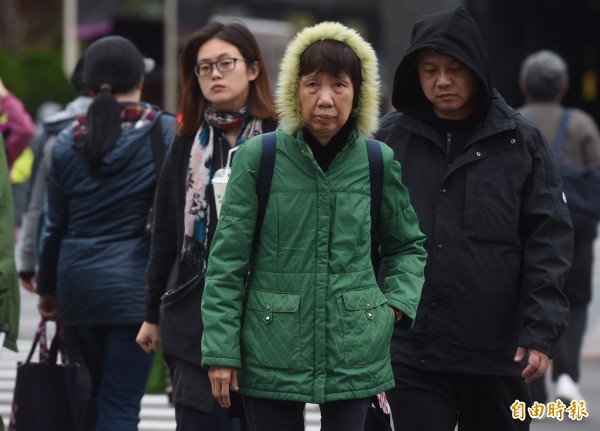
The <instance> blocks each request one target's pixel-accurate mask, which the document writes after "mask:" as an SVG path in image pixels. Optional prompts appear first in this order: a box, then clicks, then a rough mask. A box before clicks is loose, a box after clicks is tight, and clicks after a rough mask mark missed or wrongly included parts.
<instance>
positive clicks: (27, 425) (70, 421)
mask: <svg viewBox="0 0 600 431" xmlns="http://www.w3.org/2000/svg"><path fill="white" fill-rule="evenodd" d="M38 343H39V362H38V363H34V362H31V358H32V356H33V353H34V352H35V350H36V347H37V346H38ZM59 350H60V353H61V361H62V364H58V363H57V357H58V352H59ZM78 372H79V364H71V363H69V360H68V357H67V354H66V349H65V342H64V332H63V329H62V326H60V325H59V324H58V323H57V324H56V333H55V335H54V338H53V339H52V343H51V345H50V349H48V345H47V339H46V321H45V320H42V321H41V322H40V324H39V326H38V329H37V332H36V334H35V338H34V340H33V345H32V346H31V351H30V352H29V356H27V360H26V361H25V362H24V363H18V364H17V378H16V381H15V389H14V395H13V402H12V411H11V416H10V423H9V424H8V431H76V426H75V418H76V405H75V393H76V390H77V374H78Z"/></svg>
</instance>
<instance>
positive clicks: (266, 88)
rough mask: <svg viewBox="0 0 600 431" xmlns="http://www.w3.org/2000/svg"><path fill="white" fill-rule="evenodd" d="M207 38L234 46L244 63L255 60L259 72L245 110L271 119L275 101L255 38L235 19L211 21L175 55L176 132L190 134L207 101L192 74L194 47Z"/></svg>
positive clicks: (201, 115)
mask: <svg viewBox="0 0 600 431" xmlns="http://www.w3.org/2000/svg"><path fill="white" fill-rule="evenodd" d="M211 39H220V40H223V41H225V42H227V43H230V44H232V45H233V46H235V47H236V48H237V49H238V50H239V51H240V54H242V57H244V60H246V62H247V63H248V64H252V63H254V62H257V63H258V65H259V67H260V71H259V73H258V76H257V77H256V79H255V80H254V81H252V82H250V92H249V95H248V103H247V106H248V113H249V114H250V116H252V117H254V118H259V119H263V120H264V119H271V118H275V102H274V100H273V94H272V93H271V86H270V84H269V76H268V74H267V66H266V64H265V61H264V60H263V56H262V54H261V52H260V48H259V47H258V43H257V42H256V39H255V38H254V36H253V35H252V33H251V32H250V30H249V29H248V27H246V26H245V25H244V24H242V23H239V22H233V23H228V24H226V23H222V22H217V21H215V22H211V23H209V24H207V25H205V26H204V27H203V28H202V29H200V30H198V31H197V32H195V33H193V34H192V35H191V36H190V37H189V38H188V40H187V42H186V43H185V45H184V47H183V50H182V52H181V56H180V58H179V69H180V74H181V103H180V113H181V123H180V125H179V129H178V134H179V135H182V136H186V135H193V134H195V133H196V132H197V131H198V128H199V127H200V125H201V124H202V122H203V121H204V110H205V109H206V105H207V103H208V101H207V100H206V98H205V97H204V95H203V94H202V91H201V90H200V86H199V85H198V78H197V77H196V75H195V74H194V66H195V65H196V62H197V56H198V50H200V48H201V47H202V45H204V44H205V43H206V42H208V41H209V40H211Z"/></svg>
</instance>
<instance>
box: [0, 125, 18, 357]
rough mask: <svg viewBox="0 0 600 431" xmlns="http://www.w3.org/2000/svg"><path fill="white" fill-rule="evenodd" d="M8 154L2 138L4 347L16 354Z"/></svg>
mask: <svg viewBox="0 0 600 431" xmlns="http://www.w3.org/2000/svg"><path fill="white" fill-rule="evenodd" d="M5 154H6V153H5V150H4V143H3V141H2V136H1V135H0V322H1V323H8V324H9V325H10V328H9V333H8V334H7V336H6V338H5V340H4V346H5V347H7V348H9V349H10V350H13V351H15V352H16V351H18V350H17V343H16V341H17V337H18V334H19V312H20V309H21V308H20V303H19V298H20V297H19V282H18V281H17V270H16V268H15V259H14V220H13V214H14V213H13V201H12V193H11V190H10V181H9V174H8V165H7V164H6V155H5ZM0 348H2V346H1V345H0Z"/></svg>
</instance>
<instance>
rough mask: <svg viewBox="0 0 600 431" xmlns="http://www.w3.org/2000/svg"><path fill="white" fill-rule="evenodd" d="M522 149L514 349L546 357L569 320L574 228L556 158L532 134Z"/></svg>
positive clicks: (541, 140) (537, 133)
mask: <svg viewBox="0 0 600 431" xmlns="http://www.w3.org/2000/svg"><path fill="white" fill-rule="evenodd" d="M522 138H523V134H522V135H521V139H522ZM526 143H527V145H529V146H530V153H531V157H532V159H531V166H532V171H531V175H530V178H529V181H528V184H527V185H526V187H525V190H523V198H522V207H521V226H520V232H521V243H522V256H523V257H522V262H523V263H522V265H523V266H522V270H521V274H522V279H521V283H522V285H521V307H520V313H521V318H522V321H523V326H522V329H521V333H520V335H519V346H523V347H530V348H534V349H536V350H539V351H541V352H544V353H546V354H547V355H551V353H552V349H553V347H554V345H555V344H556V342H557V341H558V338H559V336H560V334H561V333H562V331H563V329H564V328H565V326H566V325H567V322H568V319H569V304H568V301H567V299H566V298H565V296H564V295H563V293H562V287H563V284H564V281H565V279H566V277H567V274H568V272H569V269H570V267H571V260H572V256H573V227H572V225H571V219H570V216H569V211H568V208H567V205H566V200H565V198H564V195H563V192H562V179H561V176H560V170H559V165H558V162H557V160H556V158H555V157H554V156H553V155H552V154H551V153H550V151H549V150H548V146H547V145H545V144H544V141H543V138H542V136H541V135H540V133H539V132H537V130H533V131H532V135H531V139H529V140H528V141H527V142H526Z"/></svg>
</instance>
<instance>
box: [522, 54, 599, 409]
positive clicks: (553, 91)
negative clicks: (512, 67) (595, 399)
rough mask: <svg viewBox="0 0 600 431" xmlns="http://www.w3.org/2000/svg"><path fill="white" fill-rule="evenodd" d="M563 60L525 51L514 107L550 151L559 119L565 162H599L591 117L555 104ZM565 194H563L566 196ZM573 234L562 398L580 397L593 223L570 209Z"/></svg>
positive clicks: (557, 367)
mask: <svg viewBox="0 0 600 431" xmlns="http://www.w3.org/2000/svg"><path fill="white" fill-rule="evenodd" d="M568 84H569V82H568V70H567V64H566V63H565V61H564V60H563V59H562V58H561V57H560V56H559V55H558V54H556V53H554V52H552V51H548V50H542V51H538V52H535V53H532V54H531V55H529V56H528V57H527V58H526V59H525V60H524V61H523V64H522V66H521V72H520V77H519V85H520V87H521V91H522V92H523V94H524V96H525V98H526V99H527V102H526V104H525V105H523V106H522V107H520V108H519V109H518V110H519V111H520V112H521V113H522V114H523V116H525V117H526V118H527V119H529V120H530V121H531V122H532V123H533V124H535V125H536V126H537V127H538V128H539V129H540V131H541V132H542V133H543V134H544V136H545V137H546V141H547V142H548V144H549V146H550V147H551V148H552V149H553V150H554V151H555V150H556V146H557V144H559V143H558V142H557V140H558V139H560V138H559V129H560V127H561V124H563V122H564V127H565V132H564V135H563V136H564V138H563V141H562V143H561V145H562V151H561V152H560V154H559V155H558V157H559V158H560V160H561V161H562V162H563V163H565V164H568V165H573V166H586V165H600V134H599V132H598V127H597V126H596V123H595V122H594V120H593V118H592V117H591V116H590V115H589V114H587V113H585V112H584V111H582V110H581V109H577V108H566V107H564V106H563V105H562V104H561V100H562V99H563V97H564V95H565V93H566V91H567V88H568ZM567 199H568V196H567ZM572 220H573V228H574V234H575V248H574V252H573V267H572V268H571V271H570V272H569V276H568V277H567V279H566V281H565V284H564V287H563V291H564V293H565V295H566V296H567V299H568V300H569V305H570V320H569V324H568V325H567V328H566V330H565V332H564V333H563V335H562V336H561V338H560V340H559V342H558V344H557V345H556V347H555V350H554V361H553V365H552V381H553V382H554V383H555V384H556V385H555V387H554V390H553V395H554V396H556V397H557V398H561V399H563V400H564V401H565V402H566V403H569V402H570V401H571V400H573V399H575V400H582V398H583V396H582V394H581V393H580V392H579V388H578V386H577V382H578V381H579V377H580V369H579V354H580V352H581V346H582V341H583V335H584V333H585V327H586V321H587V307H588V305H589V303H590V301H591V296H592V264H593V243H594V239H595V238H596V236H597V224H596V223H594V222H591V221H590V222H587V221H586V220H585V219H582V218H581V217H578V216H577V214H572ZM531 392H532V397H533V399H534V400H536V401H539V402H545V401H546V399H547V398H548V395H547V392H546V388H545V385H544V381H543V379H540V380H538V381H535V382H533V383H532V384H531Z"/></svg>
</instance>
